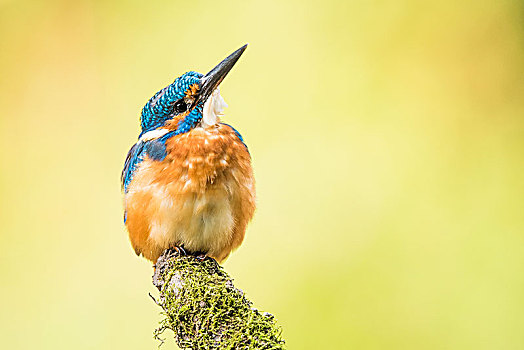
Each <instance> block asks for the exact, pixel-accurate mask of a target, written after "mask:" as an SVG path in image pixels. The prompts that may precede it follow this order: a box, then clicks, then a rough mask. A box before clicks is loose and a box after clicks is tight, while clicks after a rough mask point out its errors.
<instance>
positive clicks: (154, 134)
mask: <svg viewBox="0 0 524 350" xmlns="http://www.w3.org/2000/svg"><path fill="white" fill-rule="evenodd" d="M168 132H169V130H167V129H162V128H161V129H155V130H151V131H148V132H146V133H145V134H144V135H142V136H141V137H140V140H138V141H149V140H153V139H157V138H159V137H162V136H164V135H165V134H167V133H168Z"/></svg>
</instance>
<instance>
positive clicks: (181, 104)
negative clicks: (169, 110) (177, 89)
mask: <svg viewBox="0 0 524 350" xmlns="http://www.w3.org/2000/svg"><path fill="white" fill-rule="evenodd" d="M185 111H187V104H186V102H185V101H184V100H183V99H180V100H178V101H176V102H175V112H177V113H178V114H180V113H184V112H185Z"/></svg>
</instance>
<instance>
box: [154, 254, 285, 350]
mask: <svg viewBox="0 0 524 350" xmlns="http://www.w3.org/2000/svg"><path fill="white" fill-rule="evenodd" d="M153 284H154V285H155V286H156V287H157V288H158V290H159V291H160V296H159V298H158V300H155V302H156V303H157V304H158V305H159V306H160V307H161V308H162V309H163V310H164V312H163V314H164V315H165V318H164V319H163V320H162V321H161V323H160V327H159V328H158V329H157V330H155V337H156V338H157V339H160V340H161V341H163V340H162V339H161V338H160V336H161V334H162V333H163V332H164V331H165V330H167V329H171V330H172V331H173V332H174V336H175V341H176V343H177V345H178V346H179V347H180V348H182V349H285V346H284V340H283V339H282V337H281V328H280V326H278V325H277V324H276V322H275V318H274V317H273V315H271V314H269V313H261V312H259V311H258V310H257V309H255V308H253V307H252V302H251V301H249V300H248V299H247V298H246V297H245V296H244V293H243V292H242V291H241V290H239V289H237V288H235V287H234V286H233V280H232V278H231V277H230V276H229V275H228V274H227V273H226V272H225V271H224V269H223V268H222V267H221V266H220V265H218V263H217V262H216V261H215V260H214V259H211V258H206V259H204V260H200V259H197V258H195V257H194V256H184V255H182V256H181V255H180V254H179V253H178V252H176V251H172V250H167V251H165V252H164V253H163V254H162V256H161V257H160V258H159V259H158V261H157V263H156V269H155V273H154V275H153Z"/></svg>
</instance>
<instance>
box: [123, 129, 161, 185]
mask: <svg viewBox="0 0 524 350" xmlns="http://www.w3.org/2000/svg"><path fill="white" fill-rule="evenodd" d="M166 140H167V138H160V139H154V140H147V141H138V142H137V143H135V144H134V145H133V147H131V149H130V150H129V152H127V157H126V161H125V163H124V169H122V175H121V176H120V181H121V184H122V189H123V190H124V192H125V193H127V190H128V187H129V184H130V183H131V180H132V179H133V175H134V173H135V171H136V169H137V168H138V165H139V164H140V163H141V162H142V161H143V160H144V158H145V157H146V155H147V156H149V158H151V159H154V160H158V161H162V160H164V158H165V157H166V155H167V153H166Z"/></svg>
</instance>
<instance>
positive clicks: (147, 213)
mask: <svg viewBox="0 0 524 350" xmlns="http://www.w3.org/2000/svg"><path fill="white" fill-rule="evenodd" d="M246 47H247V44H246V45H244V46H242V47H240V48H239V49H238V50H236V51H234V52H233V53H232V54H230V55H229V56H228V57H226V58H225V59H224V60H223V61H221V62H220V63H219V64H218V65H217V66H215V67H214V68H213V69H212V70H211V71H209V72H208V73H207V74H205V75H204V74H201V73H198V72H195V71H189V72H186V73H184V74H182V75H181V76H179V77H178V78H176V79H175V80H174V82H173V83H171V84H170V85H168V86H166V87H164V88H163V89H161V90H160V91H158V92H157V93H156V94H154V96H153V97H151V98H150V99H149V101H148V102H147V103H146V104H145V106H144V107H143V109H142V113H141V117H140V126H141V132H140V134H139V136H138V141H137V142H136V143H135V144H134V145H133V146H132V147H131V149H130V150H129V152H128V154H127V157H126V160H125V163H124V168H123V170H122V174H121V185H122V192H123V202H124V203H123V204H124V223H125V226H126V228H127V231H128V233H129V239H130V242H131V245H132V247H133V248H134V250H135V252H136V254H137V255H142V256H143V257H145V258H146V259H148V260H150V261H151V262H153V264H154V263H156V261H157V259H158V258H159V257H160V256H161V255H162V253H163V252H164V251H165V250H167V249H176V250H177V251H182V252H184V253H186V254H192V255H195V256H200V257H202V256H203V257H204V258H205V257H210V258H213V259H215V260H216V261H217V262H219V263H222V262H223V261H225V259H226V258H227V257H228V256H229V255H230V253H231V252H232V251H233V250H234V249H236V248H238V247H239V246H240V245H241V243H242V241H243V240H244V236H245V232H246V227H247V225H248V223H249V221H250V220H251V219H252V217H253V215H254V212H255V207H256V203H255V197H256V194H255V179H254V176H253V168H252V164H251V163H252V162H251V155H250V153H249V150H248V148H247V145H246V143H245V142H244V139H243V137H242V136H241V134H240V133H239V132H238V131H237V130H236V129H235V128H234V127H233V126H231V125H229V124H226V123H223V122H222V121H221V117H222V116H223V109H224V108H225V107H227V104H226V103H225V101H224V99H223V98H222V96H221V95H220V89H219V85H220V83H221V82H222V81H223V80H224V78H225V77H226V75H227V74H228V73H229V72H230V70H231V68H233V66H234V65H235V63H237V61H238V59H239V58H240V56H241V55H242V53H243V52H244V51H245V50H246Z"/></svg>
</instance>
